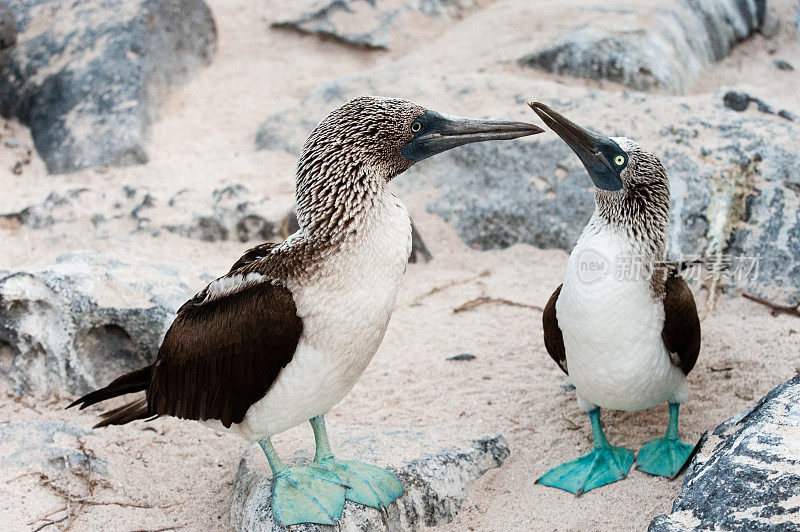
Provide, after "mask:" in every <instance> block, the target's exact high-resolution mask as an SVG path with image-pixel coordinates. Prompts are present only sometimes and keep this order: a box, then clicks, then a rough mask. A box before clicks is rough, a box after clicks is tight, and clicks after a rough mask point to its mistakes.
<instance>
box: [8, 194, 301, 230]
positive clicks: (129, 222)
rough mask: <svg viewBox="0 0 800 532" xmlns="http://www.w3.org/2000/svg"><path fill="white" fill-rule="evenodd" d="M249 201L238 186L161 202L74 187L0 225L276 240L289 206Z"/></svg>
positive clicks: (154, 197) (12, 214) (155, 196)
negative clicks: (80, 227)
mask: <svg viewBox="0 0 800 532" xmlns="http://www.w3.org/2000/svg"><path fill="white" fill-rule="evenodd" d="M252 196H253V195H252V193H251V192H250V191H249V190H248V189H247V187H245V186H244V185H242V184H238V183H237V184H231V185H228V186H225V187H222V188H219V189H216V190H213V191H212V192H211V193H210V194H209V193H205V194H204V193H201V192H200V191H197V190H189V189H182V190H180V191H178V192H176V193H175V194H173V195H172V196H169V197H163V196H160V195H159V193H158V192H155V191H153V190H151V189H150V188H148V187H133V186H124V187H120V188H113V189H94V188H92V189H90V188H86V187H76V188H72V189H69V190H66V191H63V192H53V193H51V194H49V195H48V196H47V197H46V198H45V199H44V200H43V201H40V202H37V203H34V204H32V205H28V206H27V207H25V208H22V209H20V210H17V211H14V212H8V213H4V214H0V221H5V223H6V225H8V226H10V227H17V226H27V227H30V228H32V229H44V230H47V231H48V232H50V233H51V234H53V235H60V234H64V235H66V234H68V233H69V232H70V231H74V230H75V227H76V226H85V227H86V229H87V230H88V231H90V232H91V233H92V234H93V235H94V236H96V237H97V238H107V237H108V236H109V235H110V234H113V233H117V234H118V233H119V232H120V228H119V225H120V224H122V226H123V227H124V228H125V227H126V226H127V227H126V228H127V229H128V230H129V231H130V232H131V233H133V232H145V233H148V234H150V235H153V236H158V234H160V233H161V232H162V231H168V232H171V233H177V234H180V235H182V236H186V237H188V238H196V239H199V240H203V241H206V242H215V241H220V240H238V241H239V242H252V241H258V242H264V241H267V240H275V239H277V238H278V230H279V226H280V220H281V216H282V215H283V213H284V212H285V210H286V208H287V206H286V203H288V201H287V202H286V203H284V202H281V201H279V200H276V201H268V199H267V198H264V197H262V198H259V199H253V198H252ZM287 200H288V198H287Z"/></svg>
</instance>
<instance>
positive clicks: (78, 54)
mask: <svg viewBox="0 0 800 532" xmlns="http://www.w3.org/2000/svg"><path fill="white" fill-rule="evenodd" d="M10 8H11V12H12V13H13V16H14V19H15V21H16V27H17V30H18V32H19V37H18V42H17V45H16V47H15V48H14V49H13V51H12V53H11V55H10V57H9V59H8V62H7V64H6V65H5V66H4V67H3V68H2V69H0V94H2V95H3V97H2V98H1V99H0V113H2V114H3V115H4V116H14V117H17V118H19V120H20V121H22V122H23V123H25V124H26V125H28V126H29V127H30V128H31V135H32V136H33V140H34V143H35V145H36V149H37V150H38V152H39V154H40V155H41V157H42V159H43V160H44V162H45V164H46V165H47V169H48V171H50V172H52V173H64V172H71V171H74V170H78V169H81V168H87V167H92V166H125V165H131V164H138V163H143V162H145V161H147V158H148V157H147V152H146V149H145V144H146V140H147V134H148V128H149V124H150V123H151V122H152V121H153V120H154V119H155V116H156V111H157V107H158V104H159V102H160V101H161V100H162V98H163V97H164V96H165V94H166V93H167V92H168V91H169V90H170V88H171V87H172V86H173V85H175V84H176V83H177V82H180V81H182V80H184V79H186V78H187V77H188V76H189V75H191V74H192V73H193V72H194V71H195V70H196V69H197V68H198V67H200V66H202V65H205V64H207V63H209V62H210V60H211V56H212V55H213V53H214V51H215V48H216V28H215V25H214V20H213V18H212V16H211V11H210V10H209V8H208V6H207V5H206V4H205V3H204V2H203V0H15V1H14V2H12V3H11V4H10Z"/></svg>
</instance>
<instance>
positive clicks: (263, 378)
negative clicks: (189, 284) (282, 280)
mask: <svg viewBox="0 0 800 532" xmlns="http://www.w3.org/2000/svg"><path fill="white" fill-rule="evenodd" d="M302 331H303V323H302V320H301V319H300V318H299V317H298V316H297V309H296V307H295V303H294V298H293V297H292V293H291V292H290V291H289V290H288V289H287V288H286V287H284V286H282V285H280V284H278V283H275V282H272V281H266V280H264V281H261V282H258V283H255V284H251V285H249V286H246V287H245V288H242V289H240V290H237V291H235V292H232V293H229V294H226V295H223V296H219V297H216V298H213V299H211V300H209V301H206V302H202V303H195V304H191V305H184V307H183V308H182V309H181V311H179V313H178V316H177V317H176V318H175V321H174V322H173V323H172V326H171V327H170V328H169V331H167V334H166V336H165V338H164V342H163V343H162V344H161V347H160V349H159V350H158V357H157V359H156V361H155V363H154V364H153V370H152V377H151V380H150V386H149V388H148V391H147V402H148V414H150V415H170V416H175V417H179V418H184V419H199V420H207V419H218V420H219V421H220V422H221V423H222V424H223V425H224V426H225V427H230V426H231V424H232V423H240V422H241V421H242V420H243V419H244V416H245V414H246V413H247V410H248V409H249V408H250V406H251V405H252V404H253V403H255V402H257V401H258V400H259V399H261V398H262V397H264V395H265V394H266V393H267V391H268V390H269V388H270V387H271V386H272V384H273V383H274V382H275V380H276V379H277V377H278V374H279V373H280V371H281V370H282V369H283V368H284V367H285V366H286V365H287V364H288V363H289V362H290V361H291V360H292V357H293V356H294V352H295V349H296V348H297V343H298V341H299V339H300V335H301V333H302Z"/></svg>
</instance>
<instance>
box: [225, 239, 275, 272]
mask: <svg viewBox="0 0 800 532" xmlns="http://www.w3.org/2000/svg"><path fill="white" fill-rule="evenodd" d="M277 246H278V244H276V243H275V242H265V243H264V244H259V245H257V246H253V247H251V248H250V249H248V250H247V251H245V252H244V255H242V256H241V257H240V258H239V260H237V261H236V262H235V263H234V264H233V266H231V269H230V271H229V272H228V275H230V274H232V273H234V272H236V271H238V270H241V269H242V268H244V267H245V266H247V265H248V264H251V263H253V262H255V261H257V260H260V259H263V258H264V257H266V256H267V255H268V254H269V253H270V252H271V251H272V250H273V249H275V248H276V247H277Z"/></svg>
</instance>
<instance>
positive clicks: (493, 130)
mask: <svg viewBox="0 0 800 532" xmlns="http://www.w3.org/2000/svg"><path fill="white" fill-rule="evenodd" d="M411 131H412V133H414V137H413V138H412V139H411V140H410V141H408V142H407V143H406V144H405V145H403V147H402V148H400V153H401V154H402V155H403V157H405V158H406V159H408V160H410V161H413V162H415V163H416V162H418V161H421V160H423V159H427V158H428V157H431V156H432V155H436V154H437V153H442V152H443V151H447V150H449V149H451V148H455V147H456V146H461V145H464V144H469V143H472V142H484V141H487V140H507V139H516V138H519V137H525V136H528V135H535V134H537V133H544V130H543V129H542V128H540V127H538V126H534V125H533V124H526V123H524V122H504V121H501V120H475V119H472V118H460V117H458V116H448V115H443V114H440V113H437V112H435V111H426V112H425V114H424V115H422V116H421V117H419V118H417V119H416V120H415V121H414V122H413V123H412V124H411Z"/></svg>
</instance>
